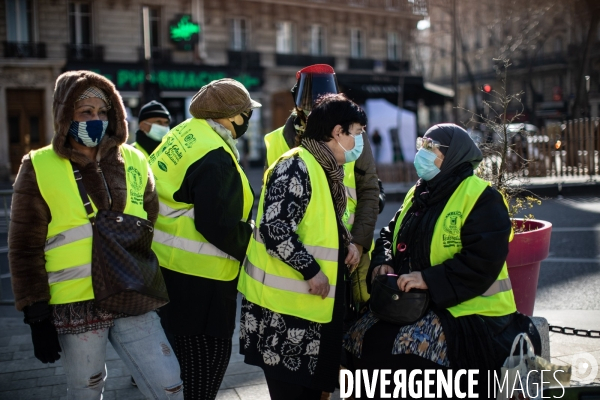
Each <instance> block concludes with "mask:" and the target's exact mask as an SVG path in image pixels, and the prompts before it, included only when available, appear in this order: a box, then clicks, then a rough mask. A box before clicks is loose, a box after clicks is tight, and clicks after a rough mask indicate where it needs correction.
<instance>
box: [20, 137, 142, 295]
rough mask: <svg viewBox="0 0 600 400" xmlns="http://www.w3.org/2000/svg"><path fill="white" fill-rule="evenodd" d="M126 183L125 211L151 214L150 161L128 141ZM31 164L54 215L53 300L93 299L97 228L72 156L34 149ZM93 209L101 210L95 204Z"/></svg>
mask: <svg viewBox="0 0 600 400" xmlns="http://www.w3.org/2000/svg"><path fill="white" fill-rule="evenodd" d="M119 152H120V153H121V156H122V158H123V160H124V166H123V168H124V176H125V181H126V187H127V199H126V204H125V210H124V211H123V212H124V213H125V214H130V215H134V216H136V217H139V218H147V217H148V215H147V213H146V211H145V210H144V192H145V188H146V184H147V182H148V174H149V171H148V163H147V161H146V158H145V157H144V156H143V154H142V153H140V152H139V151H138V150H136V149H135V148H133V147H131V146H128V145H123V146H121V147H119ZM30 154H31V162H32V164H33V167H34V169H35V173H36V179H37V184H38V187H39V189H40V193H41V195H42V197H43V198H44V201H45V202H46V204H48V208H49V209H50V214H51V215H52V219H51V221H50V223H49V224H48V233H47V235H46V244H45V246H44V254H45V258H46V265H45V267H46V272H47V274H48V284H49V286H50V302H49V303H50V304H66V303H73V302H78V301H85V300H92V299H93V298H94V291H93V289H92V278H91V263H92V226H91V224H90V221H89V219H88V216H87V213H86V211H85V207H84V205H83V202H82V200H81V197H80V195H79V190H78V189H77V183H76V181H75V177H74V175H73V169H72V167H71V164H70V162H69V160H67V159H65V158H62V157H60V156H58V155H57V154H56V153H55V152H54V150H52V147H51V146H46V147H44V148H41V149H39V150H35V151H32V152H31V153H30ZM92 208H93V209H94V211H97V209H96V207H95V205H94V204H92Z"/></svg>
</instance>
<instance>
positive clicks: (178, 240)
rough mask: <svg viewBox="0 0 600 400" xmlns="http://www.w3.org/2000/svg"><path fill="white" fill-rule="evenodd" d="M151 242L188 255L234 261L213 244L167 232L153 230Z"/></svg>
mask: <svg viewBox="0 0 600 400" xmlns="http://www.w3.org/2000/svg"><path fill="white" fill-rule="evenodd" d="M153 240H154V241H155V242H156V243H160V244H164V245H165V246H168V247H174V248H176V249H180V250H183V251H187V252H189V253H194V254H204V255H206V256H211V257H220V258H225V259H227V260H235V258H234V257H232V256H230V255H229V254H227V253H225V252H223V251H221V250H219V249H218V248H216V247H215V246H214V245H213V244H210V243H208V242H197V241H195V240H191V239H185V238H182V237H177V236H175V235H171V234H168V233H167V232H163V231H160V230H158V229H155V230H154V239H153ZM238 261H239V260H238Z"/></svg>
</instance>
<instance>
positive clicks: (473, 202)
mask: <svg viewBox="0 0 600 400" xmlns="http://www.w3.org/2000/svg"><path fill="white" fill-rule="evenodd" d="M417 149H418V152H417V154H416V155H415V160H414V164H415V168H416V170H417V174H418V175H419V177H420V179H419V180H418V181H417V184H416V185H415V186H414V187H413V188H412V189H410V191H409V192H408V194H407V195H406V198H405V199H404V203H403V205H402V207H401V208H400V210H398V212H397V213H396V215H395V216H394V218H393V219H392V220H391V221H390V223H389V225H388V226H387V227H385V228H383V229H382V230H381V234H380V238H379V239H378V240H377V242H376V247H375V250H374V251H373V257H372V262H371V268H370V270H369V276H370V277H371V279H369V280H368V281H369V286H371V285H372V284H371V282H372V279H374V278H375V277H376V276H378V275H386V274H397V275H399V277H398V276H388V283H389V284H392V285H395V286H397V288H399V290H401V291H404V292H408V291H410V290H411V289H426V290H428V292H429V295H430V299H431V302H430V307H429V310H428V311H426V312H425V314H424V316H423V317H422V318H420V319H418V320H417V321H416V322H414V323H412V324H409V325H405V326H399V325H395V324H392V323H390V322H386V321H382V320H379V319H378V318H377V317H375V316H374V315H373V313H372V312H370V311H369V312H368V313H367V314H365V315H364V316H363V317H362V318H361V319H360V320H359V321H357V322H356V323H355V325H354V326H353V327H352V328H351V329H350V331H349V333H348V335H347V337H346V340H345V347H346V349H347V350H348V351H349V353H350V355H351V357H349V358H351V361H352V362H351V363H350V365H348V367H349V368H350V369H358V368H361V369H367V370H369V371H373V370H374V369H381V368H384V369H388V368H389V369H391V370H393V371H395V370H399V369H406V370H408V371H407V373H410V370H414V369H421V370H425V369H442V370H446V369H448V368H451V369H453V370H456V369H479V370H480V374H479V375H478V378H477V379H478V380H479V383H480V385H479V390H481V391H482V392H481V393H487V385H486V384H485V382H486V381H485V378H486V376H487V373H486V371H488V370H495V369H499V368H500V366H501V365H502V363H503V362H504V360H505V359H506V357H507V356H508V353H509V352H510V346H511V344H512V342H513V339H514V338H515V336H516V335H517V333H519V332H523V331H525V332H528V333H529V334H530V335H531V336H534V337H533V338H532V340H533V341H534V343H537V344H538V345H539V335H538V333H537V331H536V330H535V327H533V324H531V321H530V320H529V319H528V318H527V317H525V316H522V315H521V314H518V313H517V312H516V307H515V302H514V297H513V292H512V289H511V284H510V279H509V277H508V271H507V267H506V256H507V254H508V243H509V240H510V238H511V236H512V233H511V223H510V219H509V217H508V210H507V206H506V203H505V201H504V199H503V196H502V195H501V194H500V193H499V192H498V191H497V190H495V189H493V188H492V187H491V186H490V184H489V182H486V181H484V180H482V179H480V178H478V177H477V176H475V175H474V173H473V170H474V169H476V168H477V166H478V165H479V163H480V162H481V160H482V154H481V151H480V150H479V149H478V148H477V146H476V145H475V143H474V142H473V140H472V139H471V138H470V137H469V134H468V133H467V132H466V131H465V130H464V129H462V128H460V127H459V126H457V125H454V124H441V125H435V126H433V127H432V128H430V129H429V130H428V131H427V132H426V133H425V136H424V137H423V138H419V139H418V140H417ZM369 290H371V287H369ZM390 301H391V300H390ZM538 349H539V346H538ZM434 380H435V379H434ZM434 392H435V390H434ZM376 393H380V392H379V389H377V390H376ZM480 397H487V395H484V396H481V395H480ZM377 398H379V397H377Z"/></svg>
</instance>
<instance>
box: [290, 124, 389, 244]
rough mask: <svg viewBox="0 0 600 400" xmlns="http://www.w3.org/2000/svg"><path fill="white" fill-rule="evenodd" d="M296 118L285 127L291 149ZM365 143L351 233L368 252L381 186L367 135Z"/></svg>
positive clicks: (358, 163) (359, 162) (356, 166)
mask: <svg viewBox="0 0 600 400" xmlns="http://www.w3.org/2000/svg"><path fill="white" fill-rule="evenodd" d="M295 118H296V114H292V115H290V117H289V118H288V120H287V121H286V123H285V125H284V127H283V137H284V138H285V141H286V143H287V145H288V146H289V147H290V149H291V148H294V147H296V129H295V128H294V120H295ZM363 142H364V144H365V147H364V149H363V151H362V153H361V155H360V157H358V160H356V162H355V164H354V177H355V178H354V179H355V180H356V195H357V197H358V202H357V205H356V211H355V213H354V225H353V226H352V231H351V232H350V233H351V234H352V241H353V242H354V243H358V244H360V245H361V246H362V247H363V251H365V252H367V251H369V249H370V248H371V243H372V241H373V232H374V231H375V223H376V222H377V215H378V214H379V184H378V182H377V170H376V168H375V159H374V158H373V152H372V151H371V145H370V144H369V137H368V136H367V134H366V133H363Z"/></svg>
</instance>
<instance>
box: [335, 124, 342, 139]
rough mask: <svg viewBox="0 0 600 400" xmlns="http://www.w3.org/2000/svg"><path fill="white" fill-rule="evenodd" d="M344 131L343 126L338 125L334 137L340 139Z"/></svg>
mask: <svg viewBox="0 0 600 400" xmlns="http://www.w3.org/2000/svg"><path fill="white" fill-rule="evenodd" d="M342 133H344V132H343V130H342V126H341V125H339V124H338V125H336V126H334V127H333V136H335V137H336V138H339V137H340V136H341V135H342Z"/></svg>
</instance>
